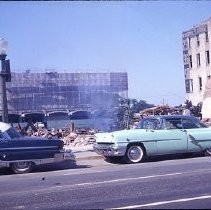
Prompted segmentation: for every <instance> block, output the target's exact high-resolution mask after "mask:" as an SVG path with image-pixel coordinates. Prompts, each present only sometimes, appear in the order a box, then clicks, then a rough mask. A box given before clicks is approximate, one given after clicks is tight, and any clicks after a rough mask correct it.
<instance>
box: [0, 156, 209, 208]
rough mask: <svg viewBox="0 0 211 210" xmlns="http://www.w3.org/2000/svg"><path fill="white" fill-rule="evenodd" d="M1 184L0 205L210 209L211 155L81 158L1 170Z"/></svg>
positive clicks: (9, 206)
mask: <svg viewBox="0 0 211 210" xmlns="http://www.w3.org/2000/svg"><path fill="white" fill-rule="evenodd" d="M0 185H1V192H0V209H74V208H75V209H84V208H86V209H93V208H95V209H96V208H98V209H99V208H121V209H122V208H150V209H151V208H157V209H159V208H166V209H167V208H178V209H181V208H196V209H198V208H201V209H203V208H207V209H208V208H210V207H211V159H210V158H209V157H180V158H175V157H164V158H152V159H149V160H148V161H147V162H146V163H142V164H135V165H128V164H120V163H116V164H111V163H107V162H105V161H104V160H102V159H101V158H95V159H85V158H84V159H83V158H82V159H79V160H78V161H77V165H73V164H69V163H65V164H62V165H56V166H55V165H53V166H52V165H47V166H45V167H41V166H40V167H38V168H36V170H35V171H34V172H32V173H30V174H24V175H9V174H7V173H5V171H2V170H1V176H0Z"/></svg>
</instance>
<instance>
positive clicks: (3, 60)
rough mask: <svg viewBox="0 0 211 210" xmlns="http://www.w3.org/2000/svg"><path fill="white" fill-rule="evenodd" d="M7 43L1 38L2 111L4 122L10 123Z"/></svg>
mask: <svg viewBox="0 0 211 210" xmlns="http://www.w3.org/2000/svg"><path fill="white" fill-rule="evenodd" d="M6 52H7V41H6V40H5V39H3V38H0V60H1V73H0V89H1V109H2V122H6V123H8V108H7V93H6V77H7V67H6V56H7V54H6Z"/></svg>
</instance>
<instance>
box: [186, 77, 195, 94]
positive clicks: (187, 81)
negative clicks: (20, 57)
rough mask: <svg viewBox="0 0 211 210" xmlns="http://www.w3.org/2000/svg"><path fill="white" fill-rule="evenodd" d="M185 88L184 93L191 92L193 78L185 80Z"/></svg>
mask: <svg viewBox="0 0 211 210" xmlns="http://www.w3.org/2000/svg"><path fill="white" fill-rule="evenodd" d="M185 88H186V93H192V92H193V80H192V79H186V80H185Z"/></svg>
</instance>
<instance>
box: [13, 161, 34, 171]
mask: <svg viewBox="0 0 211 210" xmlns="http://www.w3.org/2000/svg"><path fill="white" fill-rule="evenodd" d="M33 166H34V164H33V163H32V162H30V161H20V162H14V163H12V164H11V170H12V171H13V172H14V173H16V174H23V173H28V172H30V171H31V170H32V169H33Z"/></svg>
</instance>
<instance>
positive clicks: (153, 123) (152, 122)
mask: <svg viewBox="0 0 211 210" xmlns="http://www.w3.org/2000/svg"><path fill="white" fill-rule="evenodd" d="M143 128H144V129H153V130H160V129H161V123H160V121H159V120H158V119H148V120H144V121H143Z"/></svg>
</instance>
